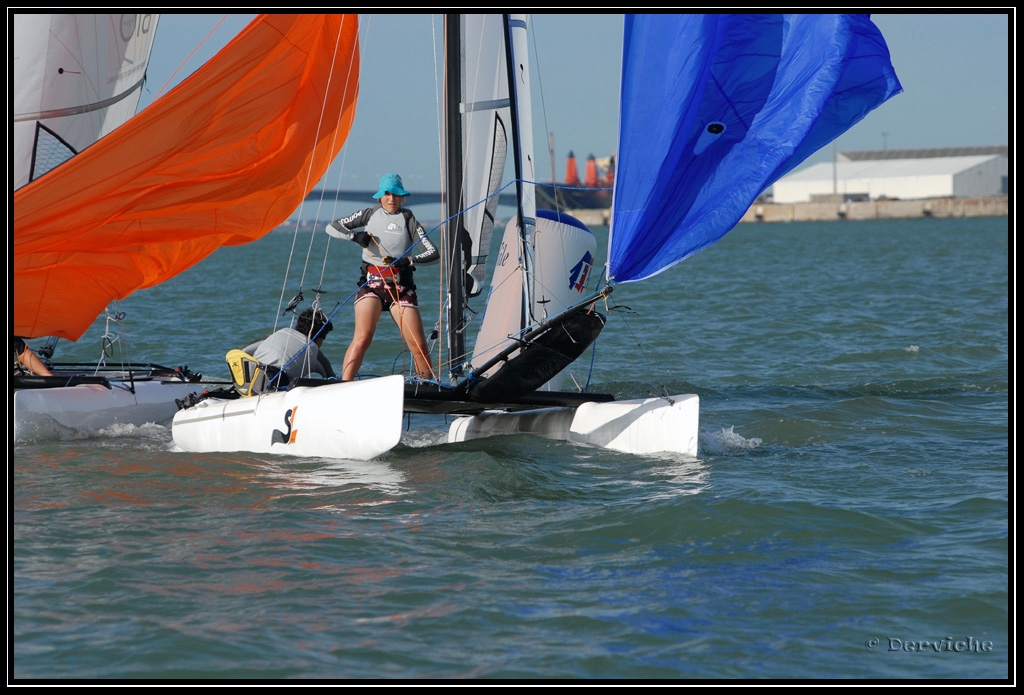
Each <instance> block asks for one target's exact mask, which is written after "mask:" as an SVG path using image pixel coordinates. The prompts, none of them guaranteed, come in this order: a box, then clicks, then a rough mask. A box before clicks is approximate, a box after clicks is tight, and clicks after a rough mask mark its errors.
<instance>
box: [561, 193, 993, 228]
mask: <svg viewBox="0 0 1024 695" xmlns="http://www.w3.org/2000/svg"><path fill="white" fill-rule="evenodd" d="M569 214H571V215H572V216H573V217H575V218H576V219H578V220H579V221H580V222H582V223H583V224H585V225H588V226H591V227H594V226H599V225H607V224H608V219H609V215H610V211H609V210H607V209H604V210H571V211H569ZM1008 214H1009V198H1008V197H1007V196H992V197H984V198H921V199H917V200H863V201H855V202H841V201H835V202H814V203H784V204H778V205H776V204H774V203H755V204H754V205H752V206H750V209H749V210H747V212H746V213H745V214H744V215H743V218H742V219H741V220H740V222H832V221H841V220H886V219H901V218H913V217H1005V216H1007V215H1008Z"/></svg>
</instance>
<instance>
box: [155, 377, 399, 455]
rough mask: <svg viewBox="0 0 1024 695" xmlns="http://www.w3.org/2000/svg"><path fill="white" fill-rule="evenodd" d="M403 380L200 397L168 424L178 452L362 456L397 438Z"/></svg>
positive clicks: (390, 444) (393, 443) (386, 447)
mask: <svg viewBox="0 0 1024 695" xmlns="http://www.w3.org/2000/svg"><path fill="white" fill-rule="evenodd" d="M404 392H405V380H404V379H403V378H402V377H401V376H398V375H396V376H387V377H381V378H379V379H366V380H363V381H353V382H343V383H342V382H339V383H336V384H325V385H323V386H298V387H295V388H291V389H289V390H287V391H278V392H275V393H269V394H265V395H262V396H253V397H251V398H238V399H234V400H224V399H219V398H207V399H205V400H202V401H200V402H199V403H197V404H196V405H194V406H192V407H190V408H186V409H184V410H179V411H178V413H177V414H176V415H175V416H174V421H173V423H172V425H171V434H172V436H173V437H174V443H175V444H176V445H177V446H178V447H179V448H181V449H182V450H184V451H192V452H215V451H251V452H254V453H259V454H280V455H285V456H323V457H328V458H345V459H358V460H368V459H372V458H374V457H376V456H379V455H381V454H383V453H384V452H386V451H388V450H390V449H392V448H394V447H395V446H396V445H397V444H398V441H399V439H401V436H402V402H403V396H404Z"/></svg>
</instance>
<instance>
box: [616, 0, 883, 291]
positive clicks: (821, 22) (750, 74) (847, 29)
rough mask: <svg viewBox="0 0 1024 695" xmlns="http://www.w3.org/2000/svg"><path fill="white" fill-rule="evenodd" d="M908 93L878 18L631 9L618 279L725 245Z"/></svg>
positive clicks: (623, 100)
mask: <svg viewBox="0 0 1024 695" xmlns="http://www.w3.org/2000/svg"><path fill="white" fill-rule="evenodd" d="M902 91H903V88H902V86H900V83H899V80H898V79H897V78H896V72H895V71H894V70H893V67H892V64H891V62H890V60H889V49H888V47H887V46H886V45H885V40H884V39H883V38H882V35H881V33H880V32H879V31H878V28H877V27H875V25H874V24H873V23H872V22H871V20H870V19H869V17H868V15H813V14H812V15H799V14H787V15H742V14H741V15H627V16H626V19H625V38H624V42H623V58H622V83H621V96H620V102H621V112H620V117H619V119H620V120H619V146H618V158H617V169H616V172H615V194H614V202H613V207H612V222H611V235H610V239H609V248H608V260H609V266H610V267H609V277H610V278H611V279H612V280H614V281H615V282H620V283H621V282H629V281H633V280H641V279H643V278H646V277H650V276H652V275H655V274H657V273H660V272H661V271H663V270H665V269H666V268H668V267H670V266H672V265H674V264H676V263H678V262H679V261H681V260H683V259H684V258H686V257H687V256H690V255H692V254H694V253H696V252H697V251H699V250H701V249H703V248H705V247H707V246H709V245H711V244H713V243H714V242H716V241H718V239H720V238H721V237H722V236H723V235H725V233H726V232H728V231H729V230H730V229H732V228H733V227H734V226H735V225H736V224H737V223H738V222H739V221H740V219H741V218H742V217H743V214H744V213H745V212H746V210H747V209H748V208H749V207H750V205H751V204H752V203H753V202H754V200H755V199H756V198H757V196H758V195H760V194H761V193H762V192H763V191H764V190H765V189H767V188H768V187H769V186H770V185H771V184H772V183H774V182H775V181H777V180H778V179H779V178H780V177H782V176H783V175H784V174H786V173H788V172H789V171H792V170H793V168H794V167H796V166H798V165H799V164H800V163H801V162H802V161H804V160H805V159H806V158H807V157H809V156H810V155H812V154H814V152H816V151H817V150H819V149H820V148H822V147H823V146H825V145H826V144H828V143H829V142H831V141H832V140H834V139H835V138H836V137H838V136H839V135H841V134H842V133H843V132H844V131H846V130H848V129H849V128H850V127H851V126H852V125H854V124H855V123H857V122H858V121H860V120H861V119H862V118H864V116H865V115H867V114H868V113H869V112H870V111H872V110H873V109H875V108H876V107H878V106H879V105H881V104H882V103H883V102H885V101H886V100H887V99H889V97H892V96H894V95H896V94H899V93H900V92H902Z"/></svg>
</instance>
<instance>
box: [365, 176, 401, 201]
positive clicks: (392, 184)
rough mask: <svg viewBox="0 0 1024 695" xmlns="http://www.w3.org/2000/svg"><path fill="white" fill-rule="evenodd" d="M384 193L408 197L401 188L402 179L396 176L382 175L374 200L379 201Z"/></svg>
mask: <svg viewBox="0 0 1024 695" xmlns="http://www.w3.org/2000/svg"><path fill="white" fill-rule="evenodd" d="M385 193H393V194H395V195H409V191H407V190H405V189H404V188H402V177H401V176H399V175H398V174H384V175H383V176H381V177H380V186H379V187H378V189H377V194H376V195H375V196H373V198H374V200H380V199H381V198H383V197H384V194H385Z"/></svg>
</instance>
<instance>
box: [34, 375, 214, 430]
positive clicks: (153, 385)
mask: <svg viewBox="0 0 1024 695" xmlns="http://www.w3.org/2000/svg"><path fill="white" fill-rule="evenodd" d="M203 389H204V386H203V385H202V384H195V383H186V382H183V381H178V380H174V381H161V380H153V381H136V382H135V393H132V392H131V391H130V390H129V386H128V384H127V383H121V382H111V388H107V387H106V386H102V385H100V384H83V385H80V386H68V387H61V388H48V389H20V390H17V391H15V392H14V441H15V442H21V441H25V440H28V439H36V438H48V437H51V436H54V435H55V434H59V432H55V430H59V429H60V428H69V429H73V430H100V429H104V428H107V427H111V426H113V425H119V424H129V425H145V424H146V423H150V422H152V423H157V424H162V423H165V422H168V421H169V420H170V419H171V418H172V417H174V413H175V412H177V410H178V406H177V404H176V403H175V402H174V401H175V399H180V398H184V397H185V396H187V395H188V394H190V393H194V392H202V391H203ZM58 426H59V427H58Z"/></svg>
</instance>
